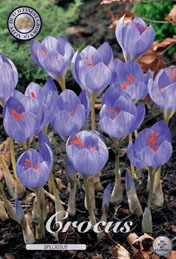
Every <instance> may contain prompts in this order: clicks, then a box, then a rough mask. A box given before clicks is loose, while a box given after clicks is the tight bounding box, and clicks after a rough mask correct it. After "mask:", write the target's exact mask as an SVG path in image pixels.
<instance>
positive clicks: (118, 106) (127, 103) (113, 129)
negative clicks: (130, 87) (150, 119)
mask: <svg viewBox="0 0 176 259" xmlns="http://www.w3.org/2000/svg"><path fill="white" fill-rule="evenodd" d="M102 105H103V106H102V109H101V111H100V113H99V117H100V122H99V125H100V128H101V130H102V131H103V132H105V133H107V134H108V135H109V136H111V137H113V138H116V139H123V138H124V137H126V136H127V135H129V134H130V133H132V132H133V131H134V130H135V129H137V128H138V127H139V126H140V125H141V123H142V122H143V120H144V117H145V106H144V104H143V103H140V104H139V105H138V106H137V108H136V106H135V105H134V103H133V102H132V100H131V98H130V97H129V95H127V94H125V93H124V91H123V89H122V88H121V86H115V87H114V86H110V87H109V88H108V90H106V92H105V94H104V96H103V99H102Z"/></svg>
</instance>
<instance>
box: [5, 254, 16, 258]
mask: <svg viewBox="0 0 176 259" xmlns="http://www.w3.org/2000/svg"><path fill="white" fill-rule="evenodd" d="M4 259H15V255H14V254H11V253H6V254H5V257H4Z"/></svg>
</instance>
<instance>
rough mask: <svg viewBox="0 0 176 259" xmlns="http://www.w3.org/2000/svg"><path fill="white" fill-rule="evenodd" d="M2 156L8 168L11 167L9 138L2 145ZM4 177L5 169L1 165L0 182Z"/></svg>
mask: <svg viewBox="0 0 176 259" xmlns="http://www.w3.org/2000/svg"><path fill="white" fill-rule="evenodd" d="M0 150H1V156H2V157H3V159H4V160H5V162H6V164H7V166H8V167H10V164H11V157H10V138H7V139H6V140H5V141H4V142H3V143H2V144H1V145H0ZM3 177H4V169H3V167H2V165H1V164H0V180H2V179H3Z"/></svg>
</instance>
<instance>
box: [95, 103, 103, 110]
mask: <svg viewBox="0 0 176 259" xmlns="http://www.w3.org/2000/svg"><path fill="white" fill-rule="evenodd" d="M101 107H102V104H101V103H96V104H95V109H96V110H98V111H100V110H101Z"/></svg>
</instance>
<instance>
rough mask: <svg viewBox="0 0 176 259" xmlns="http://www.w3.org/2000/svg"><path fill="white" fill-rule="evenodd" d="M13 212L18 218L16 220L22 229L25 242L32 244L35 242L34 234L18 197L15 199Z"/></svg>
mask: <svg viewBox="0 0 176 259" xmlns="http://www.w3.org/2000/svg"><path fill="white" fill-rule="evenodd" d="M15 212H16V215H17V218H18V222H19V224H20V226H21V228H22V231H23V238H24V242H25V244H32V243H34V242H35V239H34V235H33V233H32V231H31V229H30V227H29V224H28V222H27V220H26V218H25V215H24V212H23V209H22V207H21V204H20V203H19V201H18V199H15Z"/></svg>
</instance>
